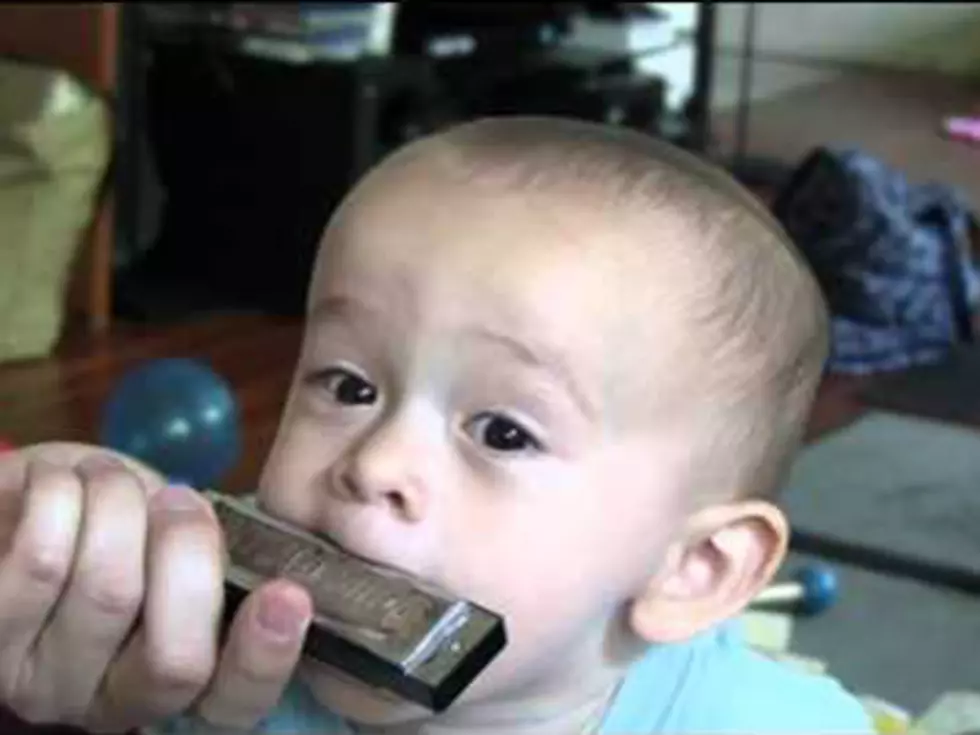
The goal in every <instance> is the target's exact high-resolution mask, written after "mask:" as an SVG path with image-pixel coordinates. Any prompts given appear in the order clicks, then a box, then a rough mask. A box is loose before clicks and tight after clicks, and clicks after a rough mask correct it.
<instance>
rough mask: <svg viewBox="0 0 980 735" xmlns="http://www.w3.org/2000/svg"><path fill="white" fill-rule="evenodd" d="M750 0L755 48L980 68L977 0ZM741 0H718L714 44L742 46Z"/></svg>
mask: <svg viewBox="0 0 980 735" xmlns="http://www.w3.org/2000/svg"><path fill="white" fill-rule="evenodd" d="M755 5H756V50H757V51H758V52H759V53H760V54H763V53H765V52H770V53H775V54H779V55H791V56H797V57H802V58H808V59H815V60H826V61H838V62H850V63H863V64H874V65H880V66H887V67H894V68H906V69H929V70H936V71H942V72H947V73H956V74H960V73H964V74H975V75H978V76H980V4H976V3H921V2H920V3H826V4H823V3H765V2H761V3H756V4H755ZM745 6H746V3H718V5H717V9H718V25H717V36H718V46H719V47H720V48H721V49H734V50H738V49H740V48H741V42H742V38H741V34H742V28H743V23H742V21H743V19H744V13H745ZM760 60H761V59H760Z"/></svg>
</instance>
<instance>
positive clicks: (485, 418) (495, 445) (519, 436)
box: [467, 413, 544, 452]
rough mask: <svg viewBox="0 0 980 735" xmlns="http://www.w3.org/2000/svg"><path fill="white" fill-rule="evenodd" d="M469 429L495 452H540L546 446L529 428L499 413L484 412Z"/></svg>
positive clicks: (470, 424) (473, 421)
mask: <svg viewBox="0 0 980 735" xmlns="http://www.w3.org/2000/svg"><path fill="white" fill-rule="evenodd" d="M467 430H468V431H469V432H470V433H471V434H472V435H473V437H474V438H475V439H476V440H477V442H479V443H481V444H483V445H485V446H487V447H489V448H490V449H492V450H494V451H495V452H540V451H543V449H544V447H543V445H542V444H541V442H539V441H538V440H537V439H536V438H535V437H534V436H533V435H532V434H531V432H529V431H528V430H527V429H525V428H524V427H523V426H521V425H520V424H518V423H517V422H516V421H514V420H512V419H509V418H507V417H506V416H503V415H501V414H499V413H483V414H480V415H479V416H476V417H475V418H474V419H473V420H472V421H470V423H469V426H468V427H467Z"/></svg>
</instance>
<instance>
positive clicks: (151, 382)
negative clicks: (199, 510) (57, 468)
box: [99, 358, 241, 489]
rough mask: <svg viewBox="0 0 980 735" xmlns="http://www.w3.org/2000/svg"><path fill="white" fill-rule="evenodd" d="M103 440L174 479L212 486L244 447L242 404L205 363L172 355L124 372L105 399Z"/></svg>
mask: <svg viewBox="0 0 980 735" xmlns="http://www.w3.org/2000/svg"><path fill="white" fill-rule="evenodd" d="M99 440H100V442H101V443H102V444H103V445H104V446H106V447H109V448H111V449H114V450H116V451H119V452H122V453H124V454H127V455H129V456H131V457H135V458H136V459H139V460H142V461H143V462H145V463H146V464H148V465H150V466H151V467H153V468H154V469H156V470H157V471H158V472H161V473H162V474H164V475H166V476H167V477H168V478H170V480H171V482H173V483H175V484H177V483H180V484H185V485H189V486H191V487H195V488H198V489H205V488H209V487H212V486H213V484H214V483H216V482H217V481H218V480H219V479H220V478H221V477H222V476H223V475H224V474H225V473H226V472H228V471H229V470H230V469H231V468H232V467H233V466H234V465H235V463H236V462H237V461H238V457H239V455H240V453H241V430H240V428H239V412H238V404H237V402H236V401H235V396H234V393H233V392H232V390H231V387H230V386H229V385H228V383H227V382H225V381H224V380H223V379H222V378H221V377H219V376H218V375H216V374H215V373H214V371H213V370H211V369H210V368H209V367H207V366H206V365H204V364H202V363H200V362H197V361H194V360H188V359H180V358H169V359H162V360H153V361H150V362H147V363H144V364H142V365H140V366H139V367H137V368H136V369H135V370H132V371H131V372H129V373H127V374H126V375H125V376H123V378H122V380H121V381H120V382H119V384H118V385H117V386H116V387H115V389H114V390H113V391H112V393H111V395H110V396H109V399H108V401H107V402H106V405H105V409H104V412H103V415H102V422H101V426H100V431H99Z"/></svg>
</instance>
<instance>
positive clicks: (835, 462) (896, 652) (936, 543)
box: [784, 413, 980, 711]
mask: <svg viewBox="0 0 980 735" xmlns="http://www.w3.org/2000/svg"><path fill="white" fill-rule="evenodd" d="M789 488H790V489H789V490H788V492H787V495H786V501H787V511H788V512H789V514H790V518H791V521H792V523H793V525H794V526H795V527H796V528H800V529H804V530H806V531H808V532H811V533H817V534H822V535H826V536H830V537H834V538H837V539H841V540H843V541H847V542H852V543H858V544H862V545H865V546H868V547H872V548H877V549H879V550H882V551H888V552H891V553H893V554H900V555H906V556H910V557H914V558H918V559H923V560H927V561H930V562H932V563H935V564H940V565H947V566H955V567H957V568H959V569H961V570H962V571H963V572H972V573H975V574H977V573H980V432H978V431H971V430H968V429H963V428H957V427H952V426H949V425H946V424H940V423H935V422H932V421H926V420H919V419H913V418H907V417H903V416H899V415H896V414H888V413H875V414H872V415H869V416H868V417H867V418H865V419H863V420H862V421H860V422H859V423H857V424H854V425H853V426H851V427H850V428H848V429H845V430H843V431H841V432H839V433H836V434H832V435H830V436H829V437H828V438H827V439H825V440H824V441H822V442H820V443H819V444H816V445H814V446H812V447H810V448H808V449H806V450H805V451H804V452H803V454H802V455H801V457H800V458H799V460H798V461H797V463H796V465H795V467H794V470H793V473H792V477H791V481H790V486H789ZM821 562H822V560H821V559H819V558H815V557H813V556H810V555H801V554H794V555H793V558H792V560H791V562H790V564H789V566H788V568H787V569H786V570H784V575H785V576H787V577H788V576H790V575H791V574H792V571H793V569H794V568H795V567H797V566H799V565H800V564H813V563H821ZM831 566H833V567H834V568H835V569H836V570H837V573H838V576H839V580H840V584H841V596H840V600H839V602H838V604H837V605H836V606H835V607H833V608H831V609H830V610H828V611H826V612H824V613H822V614H821V615H819V616H817V617H814V618H810V619H801V620H799V621H798V623H797V626H796V632H795V635H794V643H793V648H794V650H796V651H798V652H799V653H801V654H804V655H809V656H814V657H816V658H820V659H823V660H824V661H826V662H827V663H828V664H829V667H830V670H831V672H832V673H833V674H834V675H835V676H837V677H839V678H840V679H841V680H842V681H843V682H844V683H845V685H846V686H848V687H850V688H852V689H854V690H856V691H858V692H860V693H867V694H875V695H877V696H881V697H885V698H887V699H890V700H892V701H894V702H896V703H898V704H900V705H902V706H904V707H907V708H909V709H911V710H914V711H921V710H923V709H925V708H926V707H927V706H928V705H929V704H930V703H931V702H932V701H933V700H934V699H936V698H937V697H939V696H940V695H941V694H942V693H943V692H946V691H949V690H955V689H972V690H977V691H980V666H978V665H977V663H976V656H975V653H974V650H975V647H976V641H977V640H980V596H976V595H965V594H961V593H958V592H955V591H952V590H950V589H948V588H943V587H937V586H935V585H931V584H923V583H921V582H917V581H913V580H909V579H906V578H902V577H898V576H894V575H888V574H881V573H880V572H875V571H867V570H866V569H861V568H859V567H855V566H852V565H846V564H832V565H831Z"/></svg>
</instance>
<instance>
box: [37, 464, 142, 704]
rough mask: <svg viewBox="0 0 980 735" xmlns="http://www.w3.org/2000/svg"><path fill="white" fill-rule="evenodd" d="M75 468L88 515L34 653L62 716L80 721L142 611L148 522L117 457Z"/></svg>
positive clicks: (132, 478) (134, 480) (134, 482)
mask: <svg viewBox="0 0 980 735" xmlns="http://www.w3.org/2000/svg"><path fill="white" fill-rule="evenodd" d="M77 470H78V472H79V474H80V475H81V477H82V480H83V485H84V492H85V513H84V517H83V521H82V529H81V536H80V538H79V541H78V545H77V547H78V548H77V550H76V554H75V563H74V566H73V568H72V572H71V578H70V580H69V582H68V585H67V587H66V589H65V591H64V593H63V595H62V598H61V600H60V602H59V603H58V606H57V608H56V610H55V612H54V615H53V617H52V618H51V620H50V622H49V623H48V625H47V627H46V628H45V631H44V633H43V635H42V636H41V638H40V640H39V641H38V643H37V646H36V648H35V656H34V659H35V662H36V663H35V665H36V667H37V668H38V670H41V671H45V672H51V676H52V677H53V678H54V679H55V680H56V682H57V685H56V687H55V689H56V691H57V692H58V696H59V700H60V709H61V713H62V719H63V720H64V721H67V722H80V721H81V717H82V716H83V715H84V714H85V712H86V711H88V710H89V709H90V707H91V705H92V701H93V699H94V697H95V693H96V691H97V690H98V688H99V685H100V683H101V680H102V677H103V675H104V673H105V670H106V668H107V667H108V665H109V663H110V662H111V661H112V660H113V659H114V658H115V657H116V656H117V655H118V652H119V648H120V647H121V646H122V644H123V642H124V640H125V639H126V636H127V634H128V633H129V631H130V629H131V627H132V625H133V622H134V620H135V619H136V616H137V613H138V612H139V609H140V605H141V603H142V600H143V568H144V558H143V556H144V555H143V550H144V547H145V543H146V525H147V521H146V512H147V509H146V502H145V490H144V489H143V486H142V483H141V482H140V481H139V478H138V477H137V476H136V475H135V474H133V473H132V472H130V471H129V470H128V469H127V468H126V467H125V466H124V465H123V464H122V463H120V462H118V461H117V460H114V459H113V458H111V457H108V456H105V455H102V456H98V455H97V456H93V457H91V458H89V459H87V460H85V461H84V462H83V463H81V464H80V465H79V466H78V468H77ZM69 653H70V655H71V666H65V665H64V661H65V655H66V654H69Z"/></svg>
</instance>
